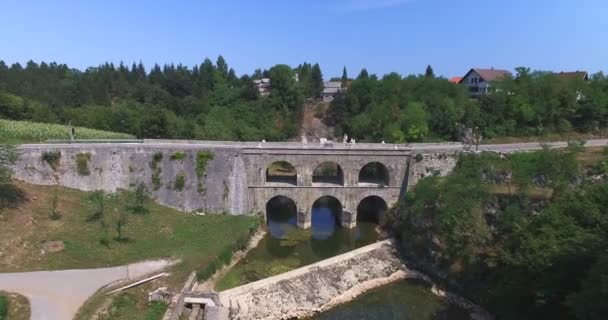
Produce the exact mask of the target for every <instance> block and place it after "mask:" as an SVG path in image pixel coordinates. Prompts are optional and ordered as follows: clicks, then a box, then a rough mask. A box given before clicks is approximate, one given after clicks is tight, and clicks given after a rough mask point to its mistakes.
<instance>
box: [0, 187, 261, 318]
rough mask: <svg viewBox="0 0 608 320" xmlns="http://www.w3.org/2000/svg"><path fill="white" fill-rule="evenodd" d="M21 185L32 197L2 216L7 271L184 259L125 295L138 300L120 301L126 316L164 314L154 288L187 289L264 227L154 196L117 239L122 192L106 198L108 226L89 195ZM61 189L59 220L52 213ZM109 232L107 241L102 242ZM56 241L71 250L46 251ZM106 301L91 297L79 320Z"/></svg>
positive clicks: (2, 267) (0, 264)
mask: <svg viewBox="0 0 608 320" xmlns="http://www.w3.org/2000/svg"><path fill="white" fill-rule="evenodd" d="M16 186H17V187H18V188H19V189H20V190H22V191H23V192H24V194H25V198H26V200H24V201H23V202H22V203H20V204H18V205H17V206H16V207H15V208H9V209H6V210H4V212H3V213H2V214H1V215H0V255H1V256H0V272H16V271H20V272H22V271H34V270H59V269H73V268H98V267H110V266H117V265H123V264H128V263H132V262H137V261H141V260H146V259H158V258H175V259H180V260H181V261H182V262H181V263H180V264H178V265H176V266H174V267H172V268H171V269H170V270H169V271H170V272H171V276H170V277H168V278H161V279H159V280H155V281H153V282H151V283H149V284H148V286H143V287H138V288H135V289H132V290H129V291H127V292H126V293H128V294H129V295H131V296H132V298H133V299H134V301H135V302H134V303H126V302H125V301H122V302H121V301H118V302H117V303H118V305H120V306H121V307H120V308H118V309H120V310H123V311H124V314H125V315H128V314H133V312H136V313H135V314H136V316H133V317H130V318H128V319H151V318H147V316H146V314H147V313H148V312H153V311H149V310H148V309H150V308H156V309H155V310H156V312H158V310H157V309H158V306H148V304H147V292H148V291H151V290H154V289H156V288H158V287H159V286H167V287H169V288H170V289H172V290H178V289H180V288H181V287H182V286H183V283H184V281H185V279H186V278H187V276H188V275H189V273H190V272H192V271H194V270H202V269H204V268H205V267H206V266H207V265H208V264H209V263H210V262H211V261H213V260H215V258H216V256H217V255H218V254H219V253H220V252H222V251H225V250H226V249H227V248H233V247H235V244H236V243H237V242H238V239H239V238H247V237H248V236H249V235H250V234H251V232H252V231H253V230H255V229H256V228H257V225H258V220H257V219H256V218H254V217H247V216H230V215H205V216H195V215H192V214H187V213H183V212H180V211H177V210H174V209H171V208H168V207H164V206H161V205H159V204H156V203H154V202H153V201H151V200H149V201H147V202H146V207H147V208H148V209H149V213H147V214H132V213H129V214H128V216H127V221H128V222H127V225H126V226H125V227H124V236H125V237H126V238H127V239H128V240H127V241H116V240H114V238H115V236H116V231H115V224H114V223H115V219H116V217H117V216H118V215H119V213H120V212H122V211H123V210H124V199H123V198H122V197H121V196H120V195H117V196H114V197H110V200H109V201H108V203H107V207H106V210H105V211H106V212H107V213H106V215H107V217H106V219H105V220H106V223H107V225H108V228H107V231H104V229H103V228H102V227H101V223H100V222H99V221H87V218H88V217H89V216H90V211H91V210H90V209H89V205H88V200H87V199H88V196H89V195H90V193H87V192H82V191H78V190H74V189H69V188H64V187H49V186H34V185H30V184H25V183H21V182H16ZM55 188H57V189H55ZM55 193H56V194H57V196H58V203H57V210H58V212H59V214H60V215H61V218H60V219H59V220H52V219H51V218H50V213H51V207H52V205H51V204H52V200H53V195H54V194H55ZM106 232H107V236H106V238H107V239H109V241H108V243H107V245H106V244H102V243H101V242H100V239H102V238H104V235H105V234H106ZM56 240H60V241H63V243H64V245H65V249H64V250H63V251H61V252H58V253H50V252H44V253H43V251H42V250H43V248H44V244H45V242H47V241H56ZM241 241H242V240H241ZM106 299H107V297H106V296H103V295H96V296H95V297H93V298H92V299H90V301H89V303H87V305H85V306H84V307H83V308H82V310H81V313H80V315H79V318H80V319H89V318H90V316H91V315H92V314H93V313H94V312H95V311H96V310H97V309H98V308H99V307H101V306H103V305H104V303H107V301H106ZM127 300H128V299H127ZM112 303H113V302H112ZM121 303H122V304H121ZM123 311H121V312H117V313H116V314H115V315H114V316H113V317H112V319H123V317H122V316H121V315H120V314H123ZM140 316H142V317H140ZM124 319H127V318H124Z"/></svg>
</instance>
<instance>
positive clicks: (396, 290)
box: [310, 280, 470, 320]
mask: <svg viewBox="0 0 608 320" xmlns="http://www.w3.org/2000/svg"><path fill="white" fill-rule="evenodd" d="M469 318H470V317H469V314H468V312H466V311H465V310H463V309H460V308H458V307H456V306H454V305H449V304H447V303H446V302H445V301H443V300H441V299H440V298H439V297H437V296H435V295H434V294H433V293H432V292H431V290H430V287H429V286H428V284H426V283H425V282H422V281H417V280H404V281H400V282H397V283H393V284H390V285H387V286H383V287H380V288H377V289H374V290H372V291H370V292H367V293H365V294H363V295H362V296H360V297H359V298H357V299H355V300H353V301H351V302H349V303H347V304H344V305H340V306H338V307H336V308H334V309H332V310H329V311H327V312H325V313H323V314H320V315H318V316H316V317H314V318H313V319H314V320H330V319H331V320H346V319H349V320H350V319H362V320H393V319H402V320H464V319H469ZM310 320H312V319H310Z"/></svg>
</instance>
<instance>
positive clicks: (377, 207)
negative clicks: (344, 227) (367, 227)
mask: <svg viewBox="0 0 608 320" xmlns="http://www.w3.org/2000/svg"><path fill="white" fill-rule="evenodd" d="M387 211H388V203H387V202H386V200H385V199H384V198H383V197H381V196H377V195H369V196H367V197H365V198H363V199H362V200H361V201H359V205H357V221H367V222H375V223H376V224H380V223H382V222H383V221H384V217H385V214H386V212H387Z"/></svg>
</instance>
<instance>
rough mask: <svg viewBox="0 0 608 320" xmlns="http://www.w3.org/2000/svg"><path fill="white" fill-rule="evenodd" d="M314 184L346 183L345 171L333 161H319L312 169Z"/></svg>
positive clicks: (341, 184)
mask: <svg viewBox="0 0 608 320" xmlns="http://www.w3.org/2000/svg"><path fill="white" fill-rule="evenodd" d="M312 183H313V185H317V186H319V185H340V186H343V185H344V171H343V170H342V167H341V166H340V165H339V164H338V163H336V162H333V161H325V162H321V163H318V164H317V165H316V167H315V168H314V169H313V171H312Z"/></svg>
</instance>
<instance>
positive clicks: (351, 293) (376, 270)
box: [219, 240, 409, 320]
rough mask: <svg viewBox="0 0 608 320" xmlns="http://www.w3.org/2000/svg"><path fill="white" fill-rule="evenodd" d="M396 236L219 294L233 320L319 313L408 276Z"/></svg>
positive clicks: (222, 303)
mask: <svg viewBox="0 0 608 320" xmlns="http://www.w3.org/2000/svg"><path fill="white" fill-rule="evenodd" d="M408 273H409V270H407V268H405V266H404V265H403V263H402V262H401V261H400V259H399V258H398V255H397V254H396V252H395V248H394V246H393V243H392V241H391V240H386V241H382V242H378V243H375V244H373V245H370V246H367V247H363V248H360V249H357V250H354V251H351V252H348V253H346V254H343V255H340V256H336V257H333V258H330V259H327V260H323V261H321V262H318V263H315V264H313V265H309V266H306V267H303V268H299V269H296V270H293V271H290V272H287V273H284V274H281V275H278V276H274V277H270V278H267V279H263V280H260V281H256V282H253V283H250V284H247V285H244V286H241V287H237V288H234V289H230V290H226V291H223V292H220V293H219V300H220V303H221V305H222V306H224V307H227V308H229V309H230V318H231V319H268V320H270V319H291V318H301V317H306V316H310V315H313V314H315V313H317V312H322V311H324V310H327V309H329V308H331V307H333V306H335V305H336V304H339V303H343V302H347V301H349V300H352V299H353V298H355V297H356V296H358V295H359V294H361V293H363V292H365V291H367V290H369V289H372V288H375V287H378V286H381V285H384V284H387V283H390V282H392V281H395V280H398V279H402V278H405V277H407V276H408Z"/></svg>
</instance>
